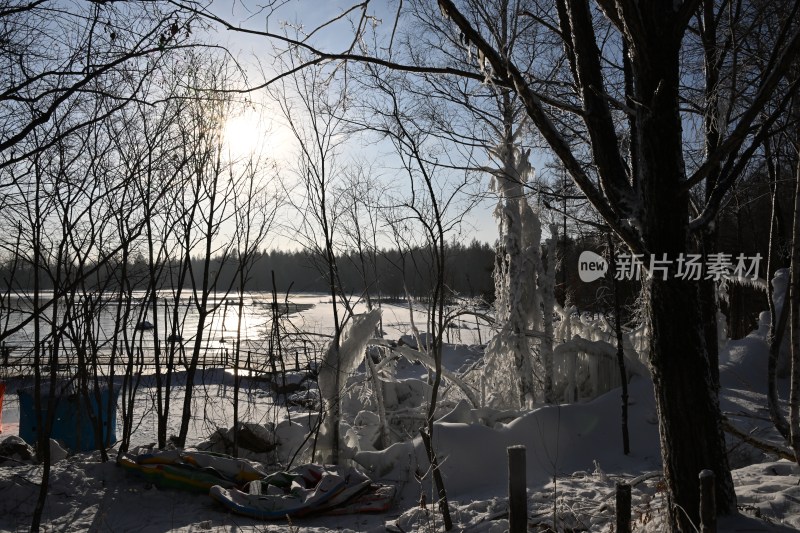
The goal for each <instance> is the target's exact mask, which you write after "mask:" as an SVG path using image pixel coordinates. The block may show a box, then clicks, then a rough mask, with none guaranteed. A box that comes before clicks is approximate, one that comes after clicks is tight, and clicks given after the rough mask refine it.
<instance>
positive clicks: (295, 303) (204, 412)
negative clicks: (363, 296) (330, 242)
mask: <svg viewBox="0 0 800 533" xmlns="http://www.w3.org/2000/svg"><path fill="white" fill-rule="evenodd" d="M231 301H232V300H231V299H228V303H227V305H226V302H224V301H222V302H220V305H219V307H218V308H217V310H216V311H215V313H213V314H212V315H211V316H209V318H208V319H207V331H206V332H204V339H203V343H202V345H203V349H202V352H203V353H204V354H205V356H206V357H207V358H208V359H207V362H208V364H207V365H205V366H207V369H206V370H205V371H204V372H201V373H200V374H199V376H198V378H197V379H196V384H195V392H194V395H193V396H194V399H193V412H194V414H195V416H194V418H193V420H192V423H191V426H190V442H195V443H196V442H197V441H199V440H202V439H203V438H206V437H207V436H208V435H209V434H211V433H213V432H214V431H215V430H216V429H218V428H220V427H227V426H229V425H230V424H231V421H232V420H233V415H232V413H233V394H232V390H233V384H234V380H233V375H232V371H231V366H232V365H231V364H230V363H232V360H233V350H234V349H235V345H236V343H235V340H236V331H237V328H238V326H239V320H238V316H239V315H238V310H239V309H238V308H239V306H238V305H234V304H233V303H231ZM244 301H245V305H244V306H243V312H242V327H241V330H240V331H241V332H242V333H241V339H242V342H241V354H240V365H239V367H240V368H243V367H245V366H246V362H247V358H248V356H249V358H250V359H251V366H250V367H249V368H253V369H258V370H254V372H253V374H254V375H253V378H254V379H247V376H248V375H249V374H250V373H249V372H247V371H244V370H243V371H241V372H240V376H243V377H244V379H242V381H241V386H242V390H241V395H240V399H239V409H240V412H241V418H242V420H247V421H251V422H257V423H261V424H264V423H266V422H269V421H270V420H275V419H278V418H281V417H282V416H286V415H287V414H289V415H290V416H291V414H290V413H287V411H286V410H285V408H283V407H281V406H278V405H276V404H275V402H274V394H273V390H272V389H271V388H270V384H269V382H268V381H266V380H264V379H259V377H258V375H259V374H260V372H261V371H266V372H268V371H269V370H270V369H271V360H270V353H274V352H275V351H276V350H275V349H274V347H271V345H270V342H271V339H270V335H271V331H272V327H273V310H272V305H271V294H269V293H248V294H247V295H246V296H245V298H244ZM288 302H289V313H285V314H283V316H282V317H281V319H280V331H281V341H282V342H281V344H282V346H281V353H282V354H283V357H284V363H285V364H284V368H285V369H286V370H288V371H293V370H294V369H295V364H296V363H297V365H298V366H299V367H300V368H301V369H302V368H305V367H306V364H307V363H308V362H310V361H314V360H317V359H318V358H319V355H320V353H321V351H322V349H324V345H325V343H326V342H327V341H328V339H329V338H330V336H331V335H332V333H333V311H332V305H331V300H330V297H329V296H326V295H322V294H293V295H291V296H290V298H289V299H288ZM285 303H286V300H284V301H283V302H279V307H283V308H284V309H285V307H286V306H285ZM187 304H188V302H187ZM25 305H26V302H24V301H23V302H21V303H20V304H18V306H19V307H20V310H18V311H17V312H15V313H12V315H11V317H9V319H8V324H9V327H13V325H14V324H18V323H19V321H20V320H21V319H22V318H23V317H24V312H25ZM140 307H143V306H141V304H140ZM160 307H161V308H163V304H162V305H161V306H160ZM181 307H182V308H181V309H179V311H180V312H181V313H183V315H182V316H183V321H182V324H183V329H182V330H181V331H182V332H183V333H185V334H186V336H185V338H184V339H183V340H182V341H181V342H180V343H177V346H182V347H183V349H184V350H186V351H188V352H189V353H191V352H190V350H191V348H192V347H193V343H194V340H195V339H196V336H195V334H192V333H187V332H194V331H196V329H197V321H198V318H197V317H198V315H197V312H196V308H195V307H194V306H192V305H183V306H181ZM381 308H382V310H383V312H382V315H383V332H384V336H385V337H386V338H388V339H394V340H396V339H399V338H400V336H402V335H405V334H408V333H410V332H411V329H412V326H411V322H412V319H411V316H410V313H409V308H408V304H407V303H404V302H398V303H382V304H381ZM353 309H354V311H355V312H363V311H366V309H367V306H366V304H365V303H364V302H357V303H354V304H353ZM414 309H415V311H414V316H413V321H414V324H415V325H416V327H417V328H418V329H419V330H420V331H424V330H425V322H426V311H425V309H424V307H423V306H414ZM150 310H151V308H150V307H149V306H148V308H147V309H146V310H142V312H141V314H139V315H137V316H136V317H135V319H134V318H132V319H131V320H130V321H129V324H128V332H129V334H130V335H131V338H133V339H135V346H137V347H138V346H141V347H142V348H143V353H145V354H147V353H151V352H152V350H153V346H154V343H155V338H158V339H159V342H161V343H162V346H170V345H171V343H169V342H167V339H168V336H169V332H164V331H163V326H162V328H159V333H158V337H156V336H155V335H154V332H153V330H149V331H137V330H136V329H135V325H136V323H138V322H140V321H141V320H148V321H151V322H152V321H153V318H152V313H151V312H150ZM341 311H342V310H341V309H340V313H341ZM28 312H29V310H28ZM171 312H172V309H171V308H169V307H168V308H167V320H169V315H170V313H171ZM162 313H163V311H162ZM115 316H116V305H111V303H109V305H107V306H104V307H103V308H102V309H101V313H100V315H99V317H100V318H99V320H98V323H99V324H100V326H101V327H100V328H98V330H97V331H99V332H100V333H101V335H102V336H101V337H100V339H101V342H100V350H98V353H100V354H101V356H100V357H99V359H100V360H101V362H102V361H103V357H102V355H103V354H109V353H110V351H111V344H110V341H109V339H108V337H109V336H111V335H112V334H113V331H114V320H115ZM159 320H161V321H162V324H163V321H164V320H165V319H164V318H163V314H162V316H161V317H159ZM14 321H16V322H14ZM455 324H456V325H457V326H458V327H452V328H448V330H447V332H446V340H447V341H449V342H452V343H454V344H462V343H463V344H477V343H478V341H479V338H480V340H481V341H482V342H486V339H487V337H488V336H489V335H490V330H489V328H488V327H487V326H486V325H485V324H481V325H480V326H477V325H476V323H475V322H474V319H472V318H469V317H468V318H466V319H465V320H461V321H456V323H455ZM478 327H480V330H479V329H478ZM32 332H33V326H32V325H31V324H29V325H28V326H26V327H25V328H23V329H22V330H21V331H19V332H17V333H15V334H13V335H11V336H10V337H9V338H8V339H7V340H6V343H7V346H12V347H14V349H13V350H11V355H10V357H9V359H10V362H11V367H5V368H3V367H0V380H3V379H5V380H6V382H7V386H8V388H7V390H6V395H5V401H4V402H3V410H2V423H3V433H4V434H17V433H18V431H19V400H18V397H17V394H16V390H17V389H18V388H20V387H24V386H29V385H31V384H32V379H31V377H30V375H31V374H32V369H31V368H30V367H20V366H19V364H18V363H19V360H20V359H21V358H24V357H26V351H27V352H30V349H31V347H32V345H33V343H32V338H33V333H32ZM65 352H66V351H65ZM177 353H178V356H177V357H176V365H175V367H174V369H175V371H174V374H173V382H172V386H171V390H172V401H173V402H174V403H173V406H172V409H171V413H170V423H169V425H170V429H171V430H173V429H174V432H176V433H177V428H178V426H179V423H180V414H181V413H180V408H181V402H182V401H183V395H184V390H185V372H184V368H185V367H184V366H183V365H182V361H181V357H180V353H179V351H178V352H177ZM226 353H227V355H228V359H227V362H228V363H229V364H227V365H226V364H224V363H225V362H226V361H225V359H222V358H220V355H221V354H226ZM184 355H185V354H184ZM28 357H29V356H28ZM143 359H144V360H146V361H151V359H148V357H147V355H145V356H144V358H143ZM15 363H17V364H16V365H15ZM123 363H124V361H122V362H120V363H119V364H117V365H115V374H116V375H117V378H116V379H115V384H117V385H116V386H118V384H119V383H120V377H119V376H120V374H121V373H122V372H123V371H124V364H123ZM276 366H277V368H278V369H279V370H280V368H281V366H280V365H279V364H277V363H276ZM20 368H22V369H23V370H24V372H22V373H23V374H25V375H26V376H27V377H26V378H20V377H17V376H19V374H20V372H19V370H20ZM98 368H99V371H100V374H102V375H104V376H107V375H108V367H107V365H103V364H101V365H100V366H99V367H98ZM72 370H74V367H71V366H69V365H65V366H64V367H63V371H64V373H65V375H68V374H69V373H70V371H72ZM153 370H154V368H153V367H152V366H148V365H147V364H143V365H142V366H141V367H135V371H136V372H137V373H138V374H140V375H142V376H143V377H142V381H141V383H140V388H139V391H138V394H137V398H136V406H135V412H136V413H137V415H136V416H137V424H136V429H135V431H134V435H133V444H145V443H148V442H153V441H155V440H156V438H155V428H156V426H157V423H156V410H155V403H154V401H155V382H154V381H155V380H154V379H153V375H152V374H153ZM101 382H102V378H101ZM292 410H293V411H294V414H295V415H298V416H299V415H301V413H303V412H304V410H303V409H299V408H292ZM279 411H282V412H279ZM120 416H121V413H120V409H118V410H117V417H118V420H117V427H118V431H117V436H118V437H119V435H120V433H119V428H121V427H122V424H121V418H120Z"/></svg>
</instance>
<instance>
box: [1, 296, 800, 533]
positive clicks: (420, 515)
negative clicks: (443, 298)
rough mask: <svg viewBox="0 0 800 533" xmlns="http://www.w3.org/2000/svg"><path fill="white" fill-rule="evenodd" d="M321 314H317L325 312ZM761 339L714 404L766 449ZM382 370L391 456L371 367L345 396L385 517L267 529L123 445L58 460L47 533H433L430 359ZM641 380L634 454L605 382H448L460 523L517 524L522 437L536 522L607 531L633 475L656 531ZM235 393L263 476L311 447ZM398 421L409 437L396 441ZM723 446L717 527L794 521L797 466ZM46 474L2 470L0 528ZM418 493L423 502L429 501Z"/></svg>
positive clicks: (637, 509)
mask: <svg viewBox="0 0 800 533" xmlns="http://www.w3.org/2000/svg"><path fill="white" fill-rule="evenodd" d="M316 312H318V313H320V316H321V314H322V312H321V310H319V309H318V310H317V311H316ZM398 314H399V315H401V313H400V312H398ZM305 319H306V320H309V317H306V318H305ZM402 320H403V318H402V316H399V317H398V318H397V319H396V320H395V319H394V318H392V317H391V315H389V314H387V309H386V308H384V323H385V327H387V326H386V325H387V324H388V327H387V329H388V328H393V331H392V333H390V336H388V338H390V339H391V338H394V339H398V338H399V337H400V335H401V334H404V333H408V329H405V328H404V327H403V326H392V325H391V324H393V323H394V324H399V323H401V322H402ZM569 322H571V324H570V327H571V329H572V333H573V334H580V333H581V331H583V330H581V327H583V326H581V325H580V320H579V318H578V317H577V316H571V317H570V319H569ZM420 323H424V320H423V321H420ZM590 329H592V330H594V328H590ZM392 334H394V335H396V336H394V337H392V336H391V335H392ZM764 334H765V332H764V328H763V327H762V328H759V330H757V331H755V332H753V333H752V334H750V335H749V336H748V337H746V338H744V339H741V340H734V341H729V342H728V343H727V344H726V346H725V347H724V349H723V350H722V352H721V354H720V359H721V369H720V380H721V384H722V391H721V398H720V403H721V406H722V409H723V412H724V414H725V415H726V416H727V417H728V419H729V421H730V422H731V423H732V424H734V425H735V426H736V427H737V428H739V429H741V430H743V431H745V432H747V433H750V434H751V435H753V436H756V437H758V438H759V439H761V440H764V441H767V442H772V443H775V444H781V439H780V437H779V436H778V435H777V432H776V431H775V430H774V428H772V426H771V423H770V422H769V417H768V415H767V410H766V405H767V402H766V397H765V391H766V383H765V382H766V378H765V375H766V369H765V367H766V350H767V345H766V342H765V341H764ZM557 338H558V336H557ZM581 338H584V339H586V340H587V341H592V342H598V341H600V340H603V339H600V338H592V337H591V336H589V335H587V336H585V337H584V336H583V334H582V337H581ZM358 344H359V345H361V342H359V343H358ZM567 346H569V344H568V345H567ZM405 348H406V349H407V350H411V348H409V347H405ZM358 350H359V351H360V348H359V349H358ZM562 350H565V349H562ZM381 351H383V349H381ZM482 353H483V348H482V347H477V346H471V345H469V344H460V345H457V344H447V345H446V346H445V351H444V353H443V364H444V365H445V367H446V368H447V370H448V372H449V373H452V374H453V375H456V376H460V377H461V378H462V379H463V380H464V381H465V383H466V384H467V385H468V386H472V387H474V388H475V390H477V387H476V383H478V382H479V380H476V379H472V378H473V377H477V375H478V374H479V372H478V371H475V370H474V369H475V365H476V364H479V363H480V361H481V356H482ZM375 368H376V372H377V374H378V375H379V377H380V381H381V384H382V388H383V389H384V400H385V407H386V411H387V417H388V418H389V419H390V420H392V418H393V417H395V419H396V421H399V420H400V419H403V420H405V421H406V424H407V425H406V426H401V425H392V426H391V428H392V430H393V431H392V436H393V438H394V439H395V440H396V442H394V443H393V444H391V445H390V446H388V447H387V448H385V449H382V450H377V449H374V446H373V444H374V442H375V440H376V434H375V428H376V427H377V425H378V424H379V417H378V416H377V411H376V409H375V407H374V403H372V400H371V399H370V395H369V394H367V392H368V391H370V390H371V388H370V387H371V386H372V385H371V384H372V383H373V381H372V380H371V379H369V378H367V377H366V376H365V369H364V367H363V366H362V367H360V368H359V369H358V370H357V371H356V372H355V374H354V375H352V376H350V377H349V378H348V380H347V391H346V392H345V394H344V395H343V400H342V409H343V413H344V414H345V418H346V420H345V421H343V423H342V435H346V437H345V439H346V442H348V443H349V444H350V445H351V446H352V447H354V448H357V451H355V452H354V453H355V460H356V462H357V463H358V464H359V465H361V467H362V468H363V469H364V471H365V472H366V473H367V474H369V475H370V476H371V477H372V478H373V479H374V480H380V481H383V482H391V483H395V484H396V485H397V487H398V491H399V495H398V499H397V501H396V505H395V507H394V508H393V510H392V511H390V512H389V513H387V514H378V515H362V516H336V517H333V516H322V517H310V518H305V519H302V520H297V521H296V523H294V524H289V523H288V522H285V521H282V522H276V523H270V524H269V527H267V525H266V524H265V523H263V522H259V521H256V520H251V519H247V518H243V517H239V516H235V515H231V514H228V513H227V512H226V511H224V509H223V508H222V507H221V506H220V505H218V504H216V503H215V502H214V501H213V500H211V498H209V497H206V496H203V495H197V494H189V493H183V492H179V491H175V490H166V489H164V490H162V489H159V488H157V487H154V486H152V485H149V484H148V483H147V482H145V481H143V480H142V479H140V478H137V477H135V476H133V475H130V474H127V473H126V472H124V471H123V469H121V468H119V467H117V466H116V465H115V464H114V458H115V456H116V452H115V451H114V450H112V451H111V453H110V457H111V461H110V462H108V463H102V462H100V457H99V454H98V453H97V452H94V453H82V454H75V455H71V456H69V457H67V458H66V459H62V460H60V461H58V462H56V463H55V464H54V465H53V469H52V474H51V482H52V486H51V488H50V493H49V495H48V499H47V504H46V508H45V512H44V520H43V525H44V527H46V528H47V529H48V530H50V529H53V530H59V531H87V530H91V531H265V530H269V531H276V532H283V531H286V532H289V531H304V532H305V531H307V532H328V531H356V532H373V531H374V532H377V531H406V532H408V531H432V530H435V528H436V527H437V526H439V527H440V526H441V523H440V518H439V515H438V511H436V505H435V501H434V499H433V498H432V497H431V494H432V490H431V489H432V487H431V482H430V480H429V477H428V478H423V474H425V472H426V471H427V469H428V464H427V459H426V454H425V453H424V449H423V446H422V443H421V442H420V440H419V438H418V437H416V438H411V437H412V435H413V434H414V425H413V424H414V420H417V419H416V418H415V417H416V416H417V415H416V413H417V412H418V411H417V410H418V408H420V407H424V403H425V398H426V397H427V396H426V394H427V391H428V385H427V379H428V372H429V371H428V369H427V368H426V367H425V365H421V364H415V363H414V361H410V360H408V359H406V358H400V359H398V360H393V359H384V361H381V362H380V363H379V364H376V365H375ZM465 373H466V374H465ZM636 374H637V375H634V376H632V377H631V381H630V384H629V393H630V397H631V399H630V409H629V417H630V436H631V450H632V453H631V454H630V455H629V456H625V455H624V454H623V453H622V445H621V428H620V420H619V411H620V392H619V389H615V388H612V389H610V390H608V392H605V393H603V394H600V395H599V396H597V397H596V398H594V399H592V400H588V401H582V402H578V403H571V404H563V405H551V406H539V407H537V408H535V409H533V410H529V411H525V412H517V411H502V410H498V409H493V408H491V407H486V406H479V407H475V406H474V405H473V404H472V402H469V401H467V399H466V398H465V397H464V394H463V393H461V392H459V388H458V387H456V386H452V384H450V386H447V385H446V386H445V389H446V390H447V391H448V392H447V393H446V394H445V395H444V398H443V400H442V407H441V409H440V410H439V411H437V416H439V417H440V418H439V421H438V422H437V430H436V431H435V432H434V437H435V440H434V444H435V446H436V448H437V450H438V452H439V457H440V461H441V463H442V471H443V475H444V479H445V486H446V488H447V490H448V496H449V498H450V501H451V505H452V512H453V519H454V522H455V524H456V526H455V527H456V530H458V531H469V532H479V531H481V532H487V531H488V532H498V533H499V532H502V531H504V530H506V529H507V528H508V524H507V521H506V519H507V498H506V490H507V483H508V482H507V466H506V457H507V452H506V448H507V447H508V446H511V445H517V444H522V445H525V446H526V448H527V470H526V476H527V483H528V510H529V519H530V523H531V525H532V527H534V526H533V524H546V525H552V524H553V521H554V513H555V521H556V525H557V528H558V530H559V531H564V530H566V529H568V528H573V529H580V528H585V530H589V531H601V532H610V531H611V530H612V524H613V519H614V491H615V484H616V483H617V482H618V481H626V482H628V483H630V484H631V485H632V486H633V489H632V504H633V505H632V507H633V518H634V530H635V531H638V532H660V531H663V530H664V523H663V516H664V513H663V510H664V505H665V501H664V491H663V480H662V479H661V476H660V452H659V445H658V428H657V424H656V414H655V403H654V400H653V392H652V383H651V382H650V380H649V377H648V376H647V375H646V373H643V372H637V373H636ZM445 382H446V383H447V379H446V378H445ZM231 384H232V377H231V376H230V374H229V373H227V372H224V371H222V370H212V371H206V372H205V373H204V374H203V376H202V384H201V385H198V387H199V391H198V393H199V394H198V396H199V397H198V398H197V399H196V401H197V402H198V403H197V404H196V407H197V412H198V413H200V414H201V416H200V417H198V419H197V420H195V421H193V425H192V430H191V433H190V439H189V440H190V444H198V443H200V441H202V440H204V439H207V438H208V437H209V436H211V435H212V434H213V433H214V432H215V431H217V430H218V429H220V428H226V427H228V426H229V425H230V424H231V420H232V415H231V395H232V387H231ZM7 385H8V389H7V391H6V397H5V402H4V405H3V413H2V414H3V417H2V420H3V431H4V432H3V433H2V434H0V440H1V439H3V438H4V437H6V436H7V435H15V434H16V433H17V432H18V420H19V413H18V412H17V411H16V409H17V403H16V393H15V391H16V389H17V388H18V387H19V386H22V384H21V383H17V382H15V381H9V382H8V383H7ZM181 386H183V385H182V383H181V380H180V375H178V377H177V388H176V390H175V397H177V398H181V397H182V395H181V393H180V387H181ZM780 386H781V393H782V394H781V396H782V397H783V398H785V397H786V390H787V383H786V382H785V381H781V382H780ZM151 394H152V378H151V377H145V378H144V379H143V384H142V391H141V393H140V400H139V402H138V403H137V417H138V419H139V424H138V426H137V429H136V431H135V433H134V444H146V443H149V442H152V441H154V440H155V438H154V431H155V429H154V428H155V420H154V414H153V412H152V407H151V402H152V398H151ZM242 398H243V402H244V405H245V406H246V408H244V409H242V411H241V412H242V413H243V415H242V420H243V421H244V422H248V423H258V424H260V425H261V426H263V427H265V428H267V429H268V430H269V432H268V436H269V437H271V438H272V437H274V438H275V440H276V441H277V442H278V443H279V445H278V447H277V448H276V450H275V451H274V452H272V453H271V455H269V454H268V456H267V457H263V459H264V460H265V461H267V462H268V467H269V468H270V469H275V468H276V464H275V463H276V462H280V463H282V464H287V463H288V462H289V461H290V460H291V459H292V456H293V455H294V452H296V451H297V450H298V448H300V447H301V446H303V445H304V443H306V444H305V445H306V446H307V441H306V439H305V437H306V434H307V432H308V428H309V427H313V426H314V425H315V424H316V415H315V413H314V412H313V411H306V410H303V409H302V408H299V407H298V408H292V409H293V411H291V412H292V417H291V420H288V419H286V418H285V410H282V408H279V406H278V404H277V403H276V399H275V398H274V395H273V393H272V391H271V390H270V388H269V385H268V384H267V383H261V382H259V381H257V380H255V379H253V380H250V379H245V380H243V386H242ZM281 413H283V414H281ZM176 416H177V414H176ZM403 427H405V428H406V429H407V430H408V433H407V434H402V433H401V428H403ZM416 427H417V428H418V427H419V426H416ZM118 432H119V426H118ZM728 445H729V446H728V447H729V450H730V458H731V463H732V466H733V467H734V468H735V470H734V471H733V479H734V483H735V485H736V490H737V496H738V503H739V509H740V511H741V512H742V514H741V515H739V516H735V517H729V518H725V519H723V520H721V521H720V528H719V531H793V530H796V529H797V528H800V486H799V485H798V483H797V479H798V477H799V476H800V470H799V469H798V467H797V466H796V465H795V464H793V463H791V462H789V461H785V460H777V458H776V457H774V456H770V455H769V454H765V453H764V452H761V451H759V450H756V449H754V448H752V447H750V446H748V445H745V444H742V443H741V442H739V441H738V439H736V438H735V437H730V436H729V437H728ZM298 460H299V459H298ZM295 464H297V463H295ZM40 476H41V467H40V466H38V465H34V464H26V463H24V462H20V461H18V460H7V461H5V462H3V463H0V531H18V530H26V529H27V528H28V527H29V524H30V516H31V514H32V511H33V506H34V502H35V499H36V495H37V493H38V483H39V480H40ZM422 494H425V496H424V501H423V505H420V500H421V495H422ZM781 525H782V526H783V527H781Z"/></svg>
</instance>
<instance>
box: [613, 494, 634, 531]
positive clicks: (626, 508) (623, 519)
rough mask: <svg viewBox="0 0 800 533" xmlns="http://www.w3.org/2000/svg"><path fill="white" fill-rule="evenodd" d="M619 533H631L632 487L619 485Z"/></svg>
mask: <svg viewBox="0 0 800 533" xmlns="http://www.w3.org/2000/svg"><path fill="white" fill-rule="evenodd" d="M616 531H617V533H631V486H630V485H628V484H627V483H617V529H616Z"/></svg>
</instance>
